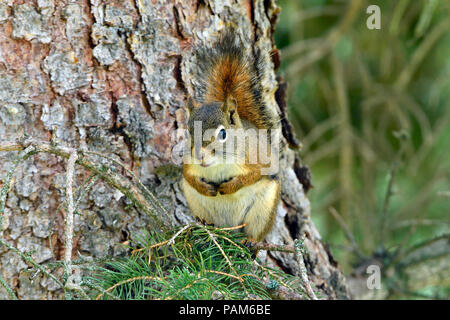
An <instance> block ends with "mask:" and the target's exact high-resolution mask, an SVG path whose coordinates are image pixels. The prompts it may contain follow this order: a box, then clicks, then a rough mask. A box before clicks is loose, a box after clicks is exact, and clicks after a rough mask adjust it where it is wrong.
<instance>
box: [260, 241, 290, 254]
mask: <svg viewBox="0 0 450 320" xmlns="http://www.w3.org/2000/svg"><path fill="white" fill-rule="evenodd" d="M252 249H254V250H266V251H279V252H289V253H295V248H294V247H293V246H290V245H279V244H271V243H261V242H260V243H256V244H255V245H253V246H252Z"/></svg>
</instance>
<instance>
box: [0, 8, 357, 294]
mask: <svg viewBox="0 0 450 320" xmlns="http://www.w3.org/2000/svg"><path fill="white" fill-rule="evenodd" d="M278 13H279V8H278V7H277V6H276V4H275V2H274V1H273V0H269V1H263V0H246V1H236V2H235V1H225V2H223V1H218V0H204V1H182V0H153V1H150V0H140V1H133V0H113V1H102V0H90V1H89V0H80V1H70V0H34V1H24V0H7V1H3V2H2V3H1V4H0V22H1V26H0V145H5V144H12V143H15V142H16V141H18V140H20V141H23V140H24V139H25V138H26V137H31V138H32V139H34V140H35V141H43V142H46V143H48V144H51V145H59V146H66V147H70V148H76V149H77V150H82V151H87V150H89V151H94V152H98V153H100V154H103V155H107V156H110V157H113V158H115V159H118V160H120V161H121V162H122V163H124V164H125V165H126V166H127V167H128V168H129V169H130V170H131V171H133V172H134V174H135V175H136V176H137V177H139V179H140V180H141V181H142V182H143V183H144V184H145V185H146V186H147V187H148V188H149V189H150V190H151V191H153V192H154V193H155V194H156V195H157V197H158V199H159V200H160V202H161V203H162V204H163V206H164V207H165V208H166V210H167V211H168V212H169V214H170V215H171V217H172V218H173V220H174V221H175V222H176V223H177V224H186V223H188V222H189V221H192V217H191V215H190V212H189V210H188V209H187V207H186V201H185V199H184V197H183V194H182V192H181V190H180V185H179V180H180V172H181V171H180V168H179V164H174V161H173V147H174V144H175V142H174V139H173V137H172V134H173V132H174V131H175V130H176V129H177V128H185V125H186V123H185V122H186V109H185V105H186V96H187V93H189V94H191V95H193V94H194V93H195V83H194V81H193V79H192V77H191V74H192V70H195V68H196V66H195V65H194V64H192V61H193V60H192V48H193V45H194V44H195V45H198V44H201V43H210V42H211V41H212V39H213V38H214V37H215V35H216V33H215V32H216V31H218V30H220V29H223V28H224V26H225V25H228V24H232V25H235V26H237V30H238V31H239V32H241V33H242V34H245V35H246V36H247V37H248V38H249V39H251V43H248V44H247V45H248V46H249V47H253V48H259V49H261V50H262V52H265V54H266V56H265V59H267V61H271V62H270V63H269V66H268V70H266V73H265V76H264V79H263V86H264V89H265V90H266V92H267V98H266V100H267V103H268V105H269V106H270V107H272V108H274V110H276V111H277V112H279V113H280V114H282V115H285V114H286V105H285V102H284V89H285V85H284V84H283V83H282V80H281V79H280V78H276V77H275V70H276V68H277V67H278V66H279V54H278V51H277V50H276V48H275V45H274V42H273V37H272V36H273V32H274V28H275V23H276V21H277V15H278ZM283 135H284V137H285V140H286V141H287V142H288V146H291V147H292V146H295V144H296V142H295V138H294V135H293V133H292V131H291V129H290V126H289V123H288V122H287V120H284V121H283ZM16 156H17V152H16V151H9V152H0V179H1V181H3V183H2V185H0V186H1V187H3V186H4V184H5V181H6V179H7V175H8V172H9V170H10V168H11V167H12V166H13V163H14V160H15V159H16ZM91 158H92V159H95V161H97V163H99V162H101V163H104V165H105V166H110V162H109V160H107V159H104V158H102V157H99V156H97V157H95V156H92V155H91ZM66 162H67V161H66V159H64V158H63V157H60V156H57V155H54V154H49V153H38V154H35V155H32V156H31V157H29V158H28V159H27V160H26V161H24V162H23V163H20V164H19V167H18V170H17V171H16V172H15V175H14V180H13V185H12V187H11V190H10V191H9V193H8V197H7V201H6V208H5V212H4V215H3V228H2V229H3V234H2V236H3V239H5V240H6V241H7V242H8V243H9V244H11V245H12V246H14V247H16V248H18V249H19V250H20V251H21V252H26V253H31V255H32V257H33V259H35V261H36V262H37V263H42V264H46V263H49V262H52V261H57V260H62V259H63V257H64V221H65V220H64V219H65V215H66V210H65V208H64V205H62V203H63V202H64V200H65V198H66V194H65V193H66V191H65V190H66V189H65V184H66ZM300 163H301V162H300V159H299V158H298V155H297V154H296V152H295V151H294V150H292V149H289V148H286V149H285V150H284V151H283V153H282V159H281V162H280V165H281V168H282V175H281V176H282V180H283V188H282V202H281V204H280V206H279V209H278V215H277V220H276V225H275V228H274V229H273V231H272V232H271V233H270V234H269V235H268V236H267V238H266V240H267V242H269V243H273V244H291V245H292V244H293V239H294V238H298V237H300V236H301V235H303V234H305V235H306V240H305V245H306V248H307V255H306V257H305V261H306V267H307V269H308V276H309V278H310V280H311V281H312V283H313V284H314V285H315V287H316V289H317V290H318V291H320V292H321V294H322V296H323V297H325V298H329V299H335V298H348V290H347V286H346V284H345V280H344V278H343V276H342V274H341V272H340V270H339V268H338V266H337V264H336V262H335V261H334V260H333V258H332V256H331V254H330V252H329V250H328V249H327V247H326V245H324V244H323V243H322V241H321V238H320V235H319V232H318V231H317V229H316V227H315V226H314V223H313V222H312V221H311V219H310V212H311V209H310V203H309V200H308V198H307V197H306V195H305V193H306V192H305V190H306V191H307V188H309V179H308V171H307V169H306V168H305V167H302V166H301V164H300ZM91 173H92V172H89V170H86V169H85V168H82V167H81V166H77V167H76V171H75V177H74V188H77V187H79V186H80V185H82V184H83V182H85V181H86V179H87V178H88V177H89V176H90V175H91ZM123 173H125V171H123ZM302 183H303V184H302ZM111 185H112V184H111V182H109V183H108V181H104V180H102V179H98V180H96V181H95V184H94V185H93V188H91V189H90V191H89V192H88V193H87V194H86V195H84V196H83V197H81V200H80V202H79V203H78V207H77V208H78V212H79V214H77V215H75V221H74V235H73V251H72V257H73V259H76V258H77V257H79V256H80V255H83V256H90V257H94V258H101V257H106V256H119V255H124V254H126V250H125V249H124V248H123V246H121V243H124V242H126V241H128V239H129V237H130V234H131V235H132V234H133V233H135V232H139V230H141V229H143V228H152V227H153V226H154V222H153V220H152V219H151V217H149V216H148V215H146V214H145V213H144V211H145V210H144V209H145V208H144V209H143V208H140V207H138V206H135V205H133V202H131V201H130V200H128V199H127V197H126V196H125V195H124V193H123V192H120V191H118V190H116V189H115V188H113V187H112V186H111ZM261 258H262V259H263V260H264V261H265V262H266V263H268V264H271V265H276V266H279V267H281V268H282V269H283V270H285V271H287V272H291V273H294V274H298V273H299V270H298V266H297V263H296V260H295V257H294V256H293V254H291V253H280V252H270V253H269V254H266V253H263V254H262V255H261ZM58 270H59V269H58ZM58 270H56V271H54V274H55V275H56V276H57V277H61V271H60V270H59V271H58ZM33 273H34V272H33ZM0 276H1V277H2V278H3V279H5V280H6V282H7V283H8V285H9V286H10V287H11V288H13V290H14V292H15V293H16V295H17V296H18V297H19V298H21V299H57V298H62V297H63V295H62V294H63V291H62V289H61V288H60V287H59V286H58V285H56V284H55V283H54V282H53V281H51V280H49V279H47V277H46V276H45V275H43V274H42V273H38V274H37V275H36V274H32V273H31V272H30V266H29V265H28V264H27V263H26V262H25V261H23V260H22V258H21V257H20V256H19V255H17V254H16V253H15V252H13V251H11V250H9V249H8V248H6V247H5V246H1V245H0ZM0 298H3V299H4V298H8V295H7V291H6V290H5V289H4V288H3V287H2V286H0Z"/></svg>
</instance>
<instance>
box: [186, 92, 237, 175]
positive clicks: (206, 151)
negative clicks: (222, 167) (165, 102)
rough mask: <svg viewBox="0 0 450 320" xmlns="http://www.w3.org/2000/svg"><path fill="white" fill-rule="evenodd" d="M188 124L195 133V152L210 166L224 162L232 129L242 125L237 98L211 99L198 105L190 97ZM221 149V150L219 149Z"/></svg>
mask: <svg viewBox="0 0 450 320" xmlns="http://www.w3.org/2000/svg"><path fill="white" fill-rule="evenodd" d="M188 103H189V111H190V115H189V121H188V128H189V134H190V136H191V154H192V155H193V156H194V157H195V158H196V159H197V160H198V161H199V162H200V163H201V165H202V166H204V167H208V166H211V165H214V164H219V163H223V159H224V155H225V153H226V152H224V149H225V147H224V144H225V141H227V139H228V137H229V136H230V132H231V131H232V129H239V128H242V124H241V121H240V118H239V115H238V113H237V104H236V100H235V99H234V98H229V99H227V101H225V102H223V103H222V102H210V103H205V104H203V105H200V106H194V103H193V101H192V100H191V99H189V102H188ZM218 150H220V152H217V151H218Z"/></svg>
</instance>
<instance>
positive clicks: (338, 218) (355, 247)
mask: <svg viewBox="0 0 450 320" xmlns="http://www.w3.org/2000/svg"><path fill="white" fill-rule="evenodd" d="M328 210H329V211H330V213H331V214H332V215H333V217H334V218H335V219H336V221H337V222H338V223H339V225H340V226H341V228H342V229H343V230H344V233H345V236H346V238H347V239H348V241H350V243H351V245H352V251H354V252H356V254H357V255H358V256H359V257H360V258H364V255H363V254H362V252H361V250H359V247H358V244H357V243H356V240H355V237H354V236H353V234H352V232H351V231H350V229H349V227H348V226H347V224H346V223H345V221H344V219H342V217H341V216H340V215H339V213H338V212H337V211H336V209H334V208H333V207H330V208H329V209H328Z"/></svg>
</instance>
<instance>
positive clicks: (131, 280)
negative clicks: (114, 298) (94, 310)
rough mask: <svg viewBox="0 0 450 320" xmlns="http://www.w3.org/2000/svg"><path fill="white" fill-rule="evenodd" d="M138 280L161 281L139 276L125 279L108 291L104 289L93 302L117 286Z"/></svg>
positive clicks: (155, 278) (156, 278)
mask: <svg viewBox="0 0 450 320" xmlns="http://www.w3.org/2000/svg"><path fill="white" fill-rule="evenodd" d="M138 280H160V281H162V279H161V278H158V277H152V276H139V277H134V278H130V279H126V280H124V281H120V282H118V283H116V284H115V285H113V286H111V287H109V288H108V289H106V290H105V291H104V292H102V293H100V294H99V295H98V296H97V297H96V298H95V300H100V298H101V297H102V296H103V295H104V294H106V293H109V292H110V291H112V290H114V289H115V288H117V287H118V286H121V285H124V284H127V283H130V282H133V281H138Z"/></svg>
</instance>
